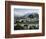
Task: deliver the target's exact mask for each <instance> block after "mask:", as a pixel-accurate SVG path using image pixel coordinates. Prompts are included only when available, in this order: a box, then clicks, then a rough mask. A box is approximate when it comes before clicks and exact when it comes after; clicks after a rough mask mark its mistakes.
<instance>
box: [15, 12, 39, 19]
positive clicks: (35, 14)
mask: <svg viewBox="0 0 46 39" xmlns="http://www.w3.org/2000/svg"><path fill="white" fill-rule="evenodd" d="M27 17H29V18H34V17H36V18H39V15H38V13H31V14H26V15H24V16H21V17H18V16H14V18H15V19H24V18H27Z"/></svg>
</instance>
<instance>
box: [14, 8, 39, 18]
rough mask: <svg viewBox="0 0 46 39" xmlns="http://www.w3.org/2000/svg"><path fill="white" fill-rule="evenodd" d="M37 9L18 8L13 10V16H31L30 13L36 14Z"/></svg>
mask: <svg viewBox="0 0 46 39" xmlns="http://www.w3.org/2000/svg"><path fill="white" fill-rule="evenodd" d="M38 12H39V10H38V9H20V8H15V9H14V16H18V17H21V16H24V15H26V14H31V13H38Z"/></svg>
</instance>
